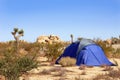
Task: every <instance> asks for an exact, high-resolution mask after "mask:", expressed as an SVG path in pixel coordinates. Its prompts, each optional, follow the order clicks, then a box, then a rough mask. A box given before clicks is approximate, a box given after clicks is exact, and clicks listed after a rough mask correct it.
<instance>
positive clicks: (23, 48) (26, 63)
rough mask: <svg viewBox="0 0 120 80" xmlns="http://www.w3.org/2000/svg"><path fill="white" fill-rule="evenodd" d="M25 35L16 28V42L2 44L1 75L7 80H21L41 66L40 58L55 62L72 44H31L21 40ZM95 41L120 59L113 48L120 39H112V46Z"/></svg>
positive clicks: (119, 55)
mask: <svg viewBox="0 0 120 80" xmlns="http://www.w3.org/2000/svg"><path fill="white" fill-rule="evenodd" d="M23 34H24V31H23V30H19V29H18V28H14V29H13V32H12V35H13V36H14V39H15V40H11V41H7V42H0V75H3V76H5V78H6V80H19V77H20V76H21V75H22V74H23V73H26V72H27V71H29V70H31V69H33V68H36V67H37V66H38V64H39V63H38V61H37V57H39V56H44V57H47V58H48V61H50V62H54V61H55V60H56V59H57V58H58V57H59V56H60V55H61V54H62V53H63V51H64V49H65V47H66V46H68V45H69V44H70V42H59V43H53V44H49V43H47V44H45V43H38V42H33V43H30V42H27V41H24V40H20V37H21V36H23ZM70 37H71V42H73V35H72V34H71V35H70ZM94 41H95V42H96V43H97V44H98V45H100V46H101V47H102V48H103V50H104V51H105V54H106V55H107V57H114V58H120V48H118V49H114V48H112V45H113V44H120V37H119V38H115V37H112V38H111V41H112V43H111V44H109V43H108V42H107V41H103V40H101V39H96V40H94ZM70 60H71V59H70ZM72 61H73V63H70V64H68V65H66V64H65V63H64V60H63V62H61V64H63V66H69V65H74V64H75V61H74V60H72ZM72 61H71V62H72Z"/></svg>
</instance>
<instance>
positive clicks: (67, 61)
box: [59, 57, 76, 67]
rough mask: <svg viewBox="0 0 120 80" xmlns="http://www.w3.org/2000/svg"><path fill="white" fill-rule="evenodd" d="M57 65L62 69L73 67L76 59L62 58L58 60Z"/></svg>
mask: <svg viewBox="0 0 120 80" xmlns="http://www.w3.org/2000/svg"><path fill="white" fill-rule="evenodd" d="M59 64H60V65H62V66H63V67H66V66H74V65H75V64H76V59H74V58H70V57H63V58H61V59H60V61H59Z"/></svg>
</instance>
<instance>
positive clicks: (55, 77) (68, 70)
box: [20, 57, 120, 80]
mask: <svg viewBox="0 0 120 80" xmlns="http://www.w3.org/2000/svg"><path fill="white" fill-rule="evenodd" d="M38 60H39V61H40V67H38V68H36V69H32V70H31V71H29V72H28V73H27V74H24V75H23V76H22V77H20V80H93V78H94V77H96V76H97V75H99V74H106V73H108V71H107V70H105V67H86V66H83V67H80V66H72V67H61V65H56V64H51V63H49V62H47V61H46V60H47V58H45V57H39V58H38ZM109 60H110V61H111V62H113V63H114V61H116V62H117V63H118V66H111V67H110V68H112V69H113V70H117V69H118V68H120V59H114V58H111V59H109ZM117 80H120V79H119V78H118V79H117Z"/></svg>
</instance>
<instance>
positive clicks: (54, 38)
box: [37, 35, 62, 44]
mask: <svg viewBox="0 0 120 80" xmlns="http://www.w3.org/2000/svg"><path fill="white" fill-rule="evenodd" d="M37 42H39V43H50V44H52V43H55V42H62V41H61V39H60V38H59V37H58V36H55V35H49V36H44V35H42V36H39V37H38V38H37Z"/></svg>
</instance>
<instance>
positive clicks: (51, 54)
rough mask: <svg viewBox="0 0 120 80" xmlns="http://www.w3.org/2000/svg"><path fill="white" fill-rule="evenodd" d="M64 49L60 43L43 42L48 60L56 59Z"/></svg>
mask: <svg viewBox="0 0 120 80" xmlns="http://www.w3.org/2000/svg"><path fill="white" fill-rule="evenodd" d="M63 50H64V45H63V44H62V43H52V44H45V49H44V52H45V56H46V57H47V58H48V61H54V60H56V59H57V58H58V57H59V56H60V55H61V53H62V52H63Z"/></svg>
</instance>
